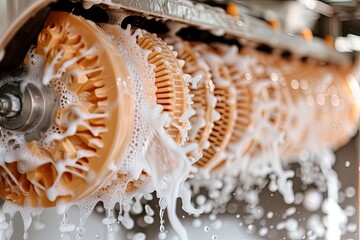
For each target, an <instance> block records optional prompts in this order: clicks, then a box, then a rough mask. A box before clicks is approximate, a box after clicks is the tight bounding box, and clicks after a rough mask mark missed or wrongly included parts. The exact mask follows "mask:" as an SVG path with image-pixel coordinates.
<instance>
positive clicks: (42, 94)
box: [0, 82, 56, 141]
mask: <svg viewBox="0 0 360 240" xmlns="http://www.w3.org/2000/svg"><path fill="white" fill-rule="evenodd" d="M55 101H56V100H55V97H54V93H53V91H52V90H51V89H49V88H45V87H41V88H39V87H37V86H35V85H34V84H28V85H27V86H26V87H25V90H24V91H23V92H22V91H20V83H19V82H10V83H7V84H5V85H4V86H3V87H2V88H0V126H1V127H3V128H5V129H8V130H16V131H23V132H25V133H26V134H25V138H26V140H27V141H31V140H36V139H39V138H40V135H41V133H42V132H44V131H46V130H47V128H48V127H49V126H50V124H51V122H52V118H53V115H54V114H53V111H54V107H55Z"/></svg>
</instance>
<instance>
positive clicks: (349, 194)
mask: <svg viewBox="0 0 360 240" xmlns="http://www.w3.org/2000/svg"><path fill="white" fill-rule="evenodd" d="M355 195H356V189H355V188H354V187H352V186H350V187H347V188H346V189H345V196H346V197H347V198H353V197H355Z"/></svg>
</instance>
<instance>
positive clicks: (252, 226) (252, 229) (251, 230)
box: [247, 224, 256, 233]
mask: <svg viewBox="0 0 360 240" xmlns="http://www.w3.org/2000/svg"><path fill="white" fill-rule="evenodd" d="M247 229H248V230H249V232H251V233H253V232H255V230H256V227H255V225H253V224H250V225H249V226H248V227H247Z"/></svg>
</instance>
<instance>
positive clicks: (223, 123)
mask: <svg viewBox="0 0 360 240" xmlns="http://www.w3.org/2000/svg"><path fill="white" fill-rule="evenodd" d="M193 48H194V49H195V51H197V52H199V53H200V57H201V58H203V59H204V61H205V62H206V63H207V64H208V65H209V68H210V71H211V75H212V80H213V82H214V83H215V89H214V96H215V97H216V100H217V102H216V106H215V111H216V113H217V114H218V116H217V117H214V120H215V122H214V125H213V128H212V131H211V133H210V136H209V138H208V141H209V143H210V146H209V147H208V148H204V150H203V157H202V158H200V159H199V160H198V161H197V162H196V163H195V165H197V166H198V167H200V168H205V169H208V170H213V169H215V168H218V167H219V166H220V165H221V164H222V163H223V161H225V159H226V158H227V156H226V155H225V154H226V153H225V152H224V150H225V148H226V146H227V145H228V143H229V141H230V138H231V134H232V132H233V129H234V126H235V121H236V89H235V86H234V85H233V83H232V80H231V76H230V72H229V69H228V67H227V66H226V65H225V63H224V61H223V59H222V58H221V57H219V56H218V55H217V54H216V52H215V50H214V49H212V48H211V47H210V46H208V45H205V44H201V43H195V44H194V46H193Z"/></svg>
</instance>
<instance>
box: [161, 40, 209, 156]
mask: <svg viewBox="0 0 360 240" xmlns="http://www.w3.org/2000/svg"><path fill="white" fill-rule="evenodd" d="M165 41H166V42H167V43H169V44H171V45H173V46H174V48H175V50H176V51H177V52H178V54H179V55H178V58H179V59H181V60H183V61H185V65H184V73H186V74H189V75H191V76H193V77H194V78H199V77H200V76H201V78H199V79H200V80H199V81H198V82H197V83H194V84H191V85H190V86H189V89H190V95H192V96H193V97H192V100H193V104H192V107H193V109H194V110H195V112H196V113H195V115H194V116H193V117H192V118H191V119H190V123H191V129H190V131H189V143H196V144H197V153H202V151H203V149H204V148H207V147H208V145H209V143H208V139H209V137H210V134H211V131H212V128H213V126H214V115H215V106H216V98H215V96H214V87H215V85H214V83H213V81H212V80H211V78H212V76H211V73H210V68H209V66H208V65H207V64H206V62H205V61H204V59H202V58H201V57H200V54H199V53H198V52H196V51H194V49H193V48H192V46H191V44H190V43H189V42H186V41H184V40H182V39H180V38H178V37H175V36H172V37H167V38H166V39H165ZM196 81H197V80H195V82H196Z"/></svg>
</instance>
